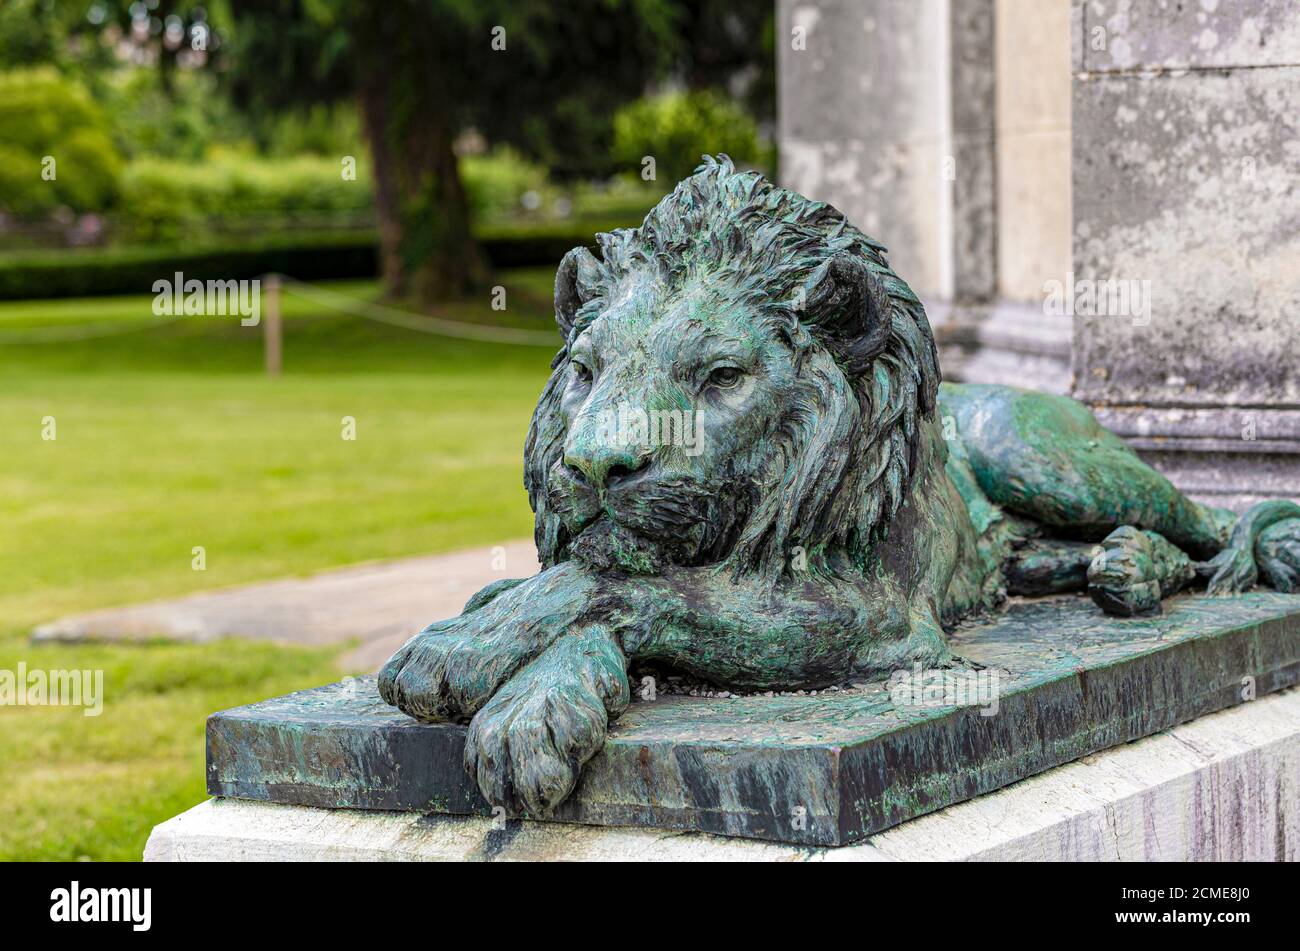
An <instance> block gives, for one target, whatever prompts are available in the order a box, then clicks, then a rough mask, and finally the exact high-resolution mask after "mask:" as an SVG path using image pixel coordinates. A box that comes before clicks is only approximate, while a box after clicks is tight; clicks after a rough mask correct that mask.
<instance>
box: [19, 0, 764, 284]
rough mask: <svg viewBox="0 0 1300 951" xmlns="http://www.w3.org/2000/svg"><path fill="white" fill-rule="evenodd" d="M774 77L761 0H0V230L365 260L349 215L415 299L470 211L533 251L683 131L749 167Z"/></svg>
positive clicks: (475, 246)
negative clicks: (245, 245) (538, 238)
mask: <svg viewBox="0 0 1300 951" xmlns="http://www.w3.org/2000/svg"><path fill="white" fill-rule="evenodd" d="M774 88H775V81H774V76H773V55H772V5H771V4H770V3H767V2H761V0H752V2H742V3H727V2H723V0H576V2H569V3H563V4H557V3H554V2H552V0H509V2H507V0H474V2H468V0H390V2H386V3H382V4H361V3H355V2H349V0H214V2H211V3H208V4H205V5H197V4H190V3H182V2H176V0H8V2H6V3H5V4H4V6H3V8H2V9H0V251H10V252H16V251H20V250H23V249H28V250H30V249H33V248H46V249H53V248H61V249H76V248H80V249H86V248H95V249H101V250H102V249H110V250H111V249H120V248H129V247H132V246H138V245H147V246H149V247H153V248H156V249H158V250H159V252H160V257H161V256H162V255H163V254H164V253H165V250H166V246H168V245H172V246H182V245H183V246H187V247H191V248H192V247H193V246H194V245H195V244H202V245H205V246H217V247H220V246H224V245H230V244H234V243H240V242H243V241H245V240H247V239H249V238H251V237H256V238H257V239H258V240H261V241H267V240H268V239H271V238H274V239H276V240H275V242H274V244H275V245H276V246H277V247H284V246H288V245H296V246H307V247H311V246H314V245H315V244H317V243H322V244H324V245H325V247H326V248H327V250H326V252H325V253H324V254H323V255H322V256H321V257H320V259H319V260H320V270H321V273H322V274H334V275H335V276H344V277H362V276H369V275H366V274H358V273H347V274H341V275H340V274H338V272H337V270H336V269H334V268H333V266H332V265H333V262H334V261H336V260H339V257H338V255H337V253H336V252H334V251H331V250H328V249H336V248H337V247H338V246H339V244H340V238H341V237H342V236H348V237H350V239H351V240H350V242H347V243H349V244H350V246H353V247H358V246H359V247H368V248H372V249H377V251H378V254H377V256H376V257H375V259H374V263H371V264H369V268H370V269H372V270H377V271H379V272H380V273H381V274H382V278H383V280H384V286H385V290H386V291H387V292H388V293H389V294H392V295H402V294H408V293H409V294H415V295H417V296H418V297H420V298H421V299H423V300H425V301H428V300H435V299H437V298H438V296H439V295H442V294H446V293H456V292H460V291H464V290H466V289H469V288H471V287H474V286H477V285H479V284H481V283H482V281H483V280H484V279H485V277H486V270H487V268H489V267H491V266H492V265H493V264H495V263H497V262H496V261H495V260H494V255H493V254H492V253H490V251H491V249H487V250H485V249H484V248H483V247H482V245H481V240H480V239H481V236H482V235H483V234H484V233H485V232H486V233H488V234H491V235H493V236H495V238H497V239H498V240H499V241H509V240H511V239H513V238H516V237H517V238H518V240H519V247H518V248H517V249H515V250H513V251H512V252H509V253H508V259H509V261H510V263H515V264H524V263H526V264H542V263H546V260H547V259H549V256H550V254H551V252H552V251H553V248H554V246H553V244H546V245H544V246H533V245H530V244H529V240H528V238H529V236H530V235H533V234H535V233H536V226H538V225H539V224H548V225H551V226H552V228H551V230H550V232H549V233H550V234H553V235H557V236H559V235H563V236H564V237H566V238H568V239H569V240H570V241H571V243H578V242H580V241H583V240H589V238H590V235H591V233H592V231H593V226H601V227H608V226H613V225H615V224H633V223H635V222H636V221H638V220H639V219H640V217H641V215H643V214H644V212H645V211H646V210H647V209H648V207H649V206H650V205H651V204H653V202H654V201H655V200H657V199H658V198H659V197H660V196H661V195H662V194H663V192H664V191H665V190H666V189H667V188H669V187H671V186H672V184H674V183H675V182H676V181H677V180H678V179H679V178H681V177H682V176H683V175H684V174H687V173H689V172H690V170H691V169H692V168H694V166H695V165H696V164H697V163H698V162H699V159H700V155H701V154H702V153H704V152H710V153H716V152H719V151H725V152H728V153H729V154H730V155H731V156H732V158H734V159H735V160H736V161H737V162H739V163H741V164H749V165H754V166H758V167H763V168H766V169H768V170H769V171H770V170H771V168H770V166H771V164H772V157H773V154H774V152H773V149H772V147H771V144H770V138H771V132H772V126H773V119H774V111H775V103H774V97H775V93H774ZM47 157H49V158H50V159H52V160H53V161H54V163H55V165H54V174H53V175H46V174H45V173H44V165H43V163H44V162H46V161H47ZM647 157H649V158H652V159H653V160H654V165H655V167H654V168H653V169H652V170H650V172H647V169H646V162H645V159H646V158H647ZM86 257H87V260H88V261H89V260H93V256H86ZM99 259H100V260H101V261H102V260H112V258H111V256H110V257H109V258H105V257H104V256H103V255H102V254H101V255H100V257H99ZM347 260H348V261H350V262H351V263H350V264H349V265H348V269H349V270H350V271H356V270H358V269H364V268H365V263H366V262H367V260H368V259H367V258H366V256H365V255H356V254H354V255H352V256H351V257H349V258H347ZM8 263H10V264H15V265H21V264H22V263H23V261H22V260H19V261H17V262H8ZM0 266H2V265H0ZM195 276H197V277H200V278H203V277H205V275H202V274H196V275H195ZM214 276H216V275H214ZM226 276H229V275H226ZM297 276H299V277H311V276H313V275H309V274H299V275H297ZM47 283H48V282H47ZM27 290H28V288H24V287H21V286H17V285H13V286H11V287H10V289H9V290H7V291H6V292H5V294H6V296H9V297H14V296H25V295H24V294H23V292H25V291H27ZM56 290H57V289H56ZM136 290H138V291H141V292H143V291H145V290H147V286H140V287H137V288H136Z"/></svg>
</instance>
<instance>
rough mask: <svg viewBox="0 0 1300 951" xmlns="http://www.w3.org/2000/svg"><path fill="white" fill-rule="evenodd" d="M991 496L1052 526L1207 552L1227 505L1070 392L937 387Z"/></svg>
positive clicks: (1069, 532)
mask: <svg viewBox="0 0 1300 951" xmlns="http://www.w3.org/2000/svg"><path fill="white" fill-rule="evenodd" d="M940 396H941V400H942V401H943V410H944V413H945V415H948V416H951V417H952V419H953V422H954V428H955V430H956V431H955V433H954V434H953V435H954V438H955V439H957V440H959V441H960V443H961V444H962V448H963V449H964V451H965V453H966V455H967V456H968V457H969V459H970V463H971V468H972V471H973V472H974V473H975V476H976V478H977V479H978V480H979V484H980V488H981V489H983V491H984V492H985V493H986V494H987V496H988V498H989V499H990V500H992V501H993V502H994V503H996V504H997V505H1000V506H1002V507H1004V508H1006V509H1007V510H1009V511H1012V512H1015V513H1017V514H1020V515H1022V516H1024V517H1026V518H1030V519H1033V520H1034V521H1036V522H1038V523H1039V524H1041V525H1043V526H1044V527H1045V528H1047V529H1049V530H1051V529H1056V530H1057V532H1056V534H1060V535H1062V536H1064V537H1069V538H1077V539H1083V540H1096V539H1100V538H1103V537H1104V536H1106V535H1107V534H1108V533H1109V532H1111V531H1114V530H1115V529H1116V528H1119V527H1121V526H1124V525H1133V526H1137V527H1139V528H1142V529H1147V530H1150V531H1154V532H1158V533H1159V534H1161V535H1163V536H1164V537H1165V538H1167V539H1169V540H1170V541H1172V542H1173V543H1174V544H1176V545H1177V546H1179V547H1180V548H1182V549H1184V550H1186V551H1188V552H1190V553H1192V554H1194V555H1195V556H1197V557H1200V558H1209V557H1211V556H1212V555H1214V554H1215V553H1216V552H1218V551H1220V550H1221V549H1222V548H1223V547H1224V545H1225V544H1226V542H1227V528H1228V524H1229V521H1230V519H1231V518H1232V516H1231V513H1228V512H1226V511H1225V510H1218V509H1211V508H1207V507H1205V506H1202V505H1199V504H1197V503H1196V502H1193V501H1192V500H1191V499H1189V498H1187V496H1185V495H1184V494H1183V493H1182V492H1180V491H1179V490H1178V489H1177V488H1176V487H1175V486H1174V485H1173V484H1172V483H1171V482H1170V481H1169V480H1168V479H1167V478H1165V477H1164V476H1163V475H1162V474H1161V473H1159V472H1158V471H1156V470H1155V469H1154V468H1152V467H1151V466H1150V465H1148V464H1147V463H1146V462H1144V461H1142V459H1140V458H1139V457H1138V455H1137V454H1136V453H1135V452H1134V451H1133V450H1132V449H1131V448H1129V446H1128V445H1127V444H1126V443H1125V442H1124V441H1123V440H1122V439H1120V438H1119V437H1118V436H1116V435H1115V434H1114V433H1111V432H1110V431H1108V430H1106V429H1105V428H1103V427H1102V426H1101V424H1100V423H1099V422H1098V421H1097V419H1096V417H1095V416H1093V414H1092V412H1091V411H1090V410H1089V409H1088V408H1087V407H1086V406H1084V405H1083V404H1082V403H1079V402H1078V401H1076V400H1072V399H1069V398H1067V397H1063V396H1053V395H1050V394H1046V393H1033V392H1030V391H1027V390H1017V389H1013V388H1011V387H1004V386H956V387H951V388H945V389H944V390H943V391H941V394H940Z"/></svg>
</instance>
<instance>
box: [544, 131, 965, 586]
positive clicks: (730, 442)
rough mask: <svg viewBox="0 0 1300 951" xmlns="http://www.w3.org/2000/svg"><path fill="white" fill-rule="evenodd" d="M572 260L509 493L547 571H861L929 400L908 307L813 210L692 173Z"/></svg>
mask: <svg viewBox="0 0 1300 951" xmlns="http://www.w3.org/2000/svg"><path fill="white" fill-rule="evenodd" d="M597 240H598V242H599V246H600V256H599V257H597V256H595V255H593V254H591V253H590V252H589V251H588V250H586V249H585V248H575V249H574V250H573V251H570V252H569V253H568V254H567V255H566V256H565V258H564V260H563V261H562V262H561V264H560V267H559V272H558V273H557V275H556V280H555V317H556V321H557V323H558V324H559V328H560V332H561V334H562V335H563V337H564V347H563V349H562V350H561V351H560V353H559V354H558V355H557V357H556V359H555V362H554V364H553V373H552V374H551V377H550V379H549V380H548V382H547V384H546V388H545V390H544V392H543V393H542V396H541V399H540V401H539V403H538V405H537V410H536V412H535V413H534V415H533V420H532V425H531V427H530V430H529V434H528V442H527V446H526V449H525V477H524V481H525V486H526V487H527V489H528V495H529V500H530V502H531V504H532V507H533V511H534V513H535V514H536V539H537V546H538V550H539V553H540V556H541V559H542V563H543V565H544V566H547V567H549V566H551V565H554V564H556V563H558V562H561V561H564V560H566V559H571V558H572V559H578V560H581V561H585V562H589V563H592V564H594V565H597V566H599V567H611V568H617V569H619V570H622V571H625V572H641V573H651V572H660V571H662V570H663V569H664V568H665V567H666V566H668V565H683V566H698V565H720V566H725V567H728V568H730V569H731V570H732V571H733V572H734V573H735V574H737V575H741V574H750V573H762V574H766V575H777V574H780V573H781V572H783V571H785V570H787V566H788V564H789V562H790V559H791V557H792V553H793V552H796V551H801V552H802V553H803V554H804V557H805V559H806V563H807V564H809V565H814V566H815V565H817V564H823V565H824V564H825V563H826V562H827V561H828V560H832V559H833V560H836V561H838V560H839V559H842V558H843V557H849V558H851V559H853V561H854V562H855V563H857V564H858V565H859V566H860V567H861V566H865V563H866V561H867V560H868V559H869V557H870V553H871V550H872V548H873V546H874V544H875V543H876V541H878V539H879V538H880V537H881V534H882V532H883V531H884V529H885V526H887V524H888V521H889V519H890V518H891V517H892V516H893V515H894V513H895V511H896V510H897V508H898V506H899V505H900V503H901V502H902V500H903V499H904V498H905V497H906V494H907V490H908V488H909V485H910V483H911V480H912V478H913V473H914V470H915V468H916V464H917V459H916V456H917V441H918V432H919V427H920V425H921V420H922V418H923V417H925V416H927V415H930V414H933V412H934V407H935V399H936V393H937V390H938V385H939V368H938V361H937V357H936V354H935V348H934V339H933V336H932V334H931V331H930V326H929V322H928V321H927V319H926V316H925V312H924V310H923V308H922V307H921V304H920V302H919V301H918V300H917V298H916V296H915V295H914V294H913V293H912V291H911V289H910V288H909V287H908V286H907V285H906V284H905V283H904V282H903V281H902V280H900V279H899V278H898V276H897V275H895V274H894V272H893V271H891V270H890V268H889V265H888V264H887V263H886V260H885V256H884V252H885V249H884V248H883V247H881V246H880V245H879V244H877V243H876V242H875V241H873V240H872V239H870V238H868V237H867V236H866V235H864V234H862V233H861V232H860V231H858V230H857V229H856V228H854V227H853V226H852V225H850V224H849V223H848V221H847V220H846V219H845V218H844V216H843V215H842V214H840V212H839V211H837V210H836V209H834V208H833V207H831V206H830V205H827V204H824V203H822V202H815V201H810V200H808V199H806V198H804V197H803V196H801V195H797V194H795V193H793V192H791V191H788V190H786V189H783V188H779V187H777V186H776V185H773V184H772V183H771V182H768V181H767V180H766V179H764V178H763V177H762V176H761V175H759V174H757V173H754V172H738V171H736V169H735V167H734V166H733V165H732V163H731V161H730V159H728V158H727V157H726V156H720V157H719V158H718V159H717V160H714V159H712V158H708V157H706V158H705V162H704V164H703V165H701V166H700V167H699V168H698V169H696V171H695V173H694V174H693V175H691V177H689V178H687V179H685V180H684V181H682V182H681V183H680V184H679V185H678V186H677V188H676V189H675V190H674V191H673V193H672V194H671V195H668V196H667V197H665V198H664V199H663V200H662V201H661V202H660V203H659V204H658V205H657V206H656V207H655V208H654V209H653V210H652V211H651V212H650V213H649V214H648V215H647V216H646V219H645V221H644V223H643V224H642V225H641V227H639V228H634V229H620V230H617V231H614V232H612V233H610V234H600V235H598V236H597Z"/></svg>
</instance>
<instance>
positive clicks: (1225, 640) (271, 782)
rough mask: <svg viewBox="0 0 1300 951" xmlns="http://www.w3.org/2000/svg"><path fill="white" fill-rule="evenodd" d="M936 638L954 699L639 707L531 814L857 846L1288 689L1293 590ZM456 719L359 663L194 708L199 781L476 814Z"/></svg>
mask: <svg viewBox="0 0 1300 951" xmlns="http://www.w3.org/2000/svg"><path fill="white" fill-rule="evenodd" d="M951 644H952V649H953V652H954V655H955V656H954V660H953V661H952V663H951V664H950V665H949V666H948V667H947V668H945V669H944V670H943V671H941V672H939V674H938V676H943V675H945V674H946V675H947V677H948V685H949V688H948V689H949V690H950V694H949V699H950V700H951V699H958V698H957V697H954V696H953V695H952V693H951V691H953V690H956V689H958V684H961V685H962V687H961V689H966V690H967V691H968V692H967V694H966V695H965V697H964V700H965V701H966V702H963V703H953V702H944V701H943V696H942V692H941V691H939V690H938V685H939V681H937V680H935V679H933V678H934V676H935V674H934V672H927V671H921V672H920V674H921V676H920V677H919V678H918V677H917V676H916V673H917V672H916V671H909V672H902V673H900V675H896V676H895V677H894V678H892V679H891V681H888V682H878V683H873V684H869V685H864V686H861V687H854V688H850V689H845V690H837V691H833V692H821V693H818V694H817V695H815V696H811V695H806V696H771V697H768V696H763V695H751V696H742V697H734V698H726V699H715V698H702V697H700V698H697V697H688V696H665V697H661V698H660V699H656V700H641V699H637V700H634V701H633V702H631V703H630V704H629V705H628V706H627V707H626V709H625V711H624V712H623V715H622V716H621V717H620V718H619V719H618V720H617V721H616V722H615V723H614V725H613V726H612V727H611V728H610V729H609V732H608V735H607V736H606V737H605V738H604V740H603V742H602V744H601V747H600V749H599V751H598V752H597V753H596V755H595V756H594V757H593V758H592V759H591V760H590V761H589V762H588V763H587V767H586V769H585V771H584V773H583V776H582V778H581V780H580V781H579V782H578V784H577V786H576V788H575V790H574V791H573V793H572V795H571V796H570V797H568V798H567V799H566V801H565V802H564V803H562V804H561V805H560V807H559V808H558V809H556V810H554V812H552V813H548V814H546V815H541V816H536V818H552V819H557V820H564V821H576V822H584V823H595V824H611V825H629V824H630V825H648V826H656V827H663V828H674V829H692V830H701V831H709V832H718V833H724V834H728V835H740V836H750V837H757V838H766V839H777V840H782V841H789V842H799V843H805V844H811V845H841V844H845V843H848V842H853V841H859V840H861V839H862V838H863V837H865V836H868V835H870V834H872V833H873V832H877V831H880V830H882V829H885V828H888V827H889V826H891V825H894V824H896V823H898V822H902V821H905V820H907V819H910V818H913V817H914V816H917V815H921V814H923V813H926V812H930V811H933V810H935V809H939V808H942V807H943V806H946V805H949V804H952V803H955V802H960V801H962V800H965V799H968V798H970V797H972V796H976V795H979V794H981V793H985V792H988V791H991V790H993V789H997V788H999V787H1001V786H1003V785H1006V784H1008V783H1012V782H1016V781H1017V780H1020V779H1023V778H1025V777H1026V776H1030V775H1033V774H1034V773H1037V772H1041V771H1042V770H1045V769H1049V768H1051V767H1053V766H1056V765H1059V764H1061V763H1065V762H1069V761H1070V760H1073V759H1076V758H1078V757H1080V756H1084V755H1086V754H1088V753H1091V752H1094V751H1096V750H1100V749H1105V748H1106V747H1109V746H1113V745H1115V744H1118V743H1124V742H1127V741H1130V740H1134V739H1137V738H1139V737H1142V736H1146V735H1149V734H1151V733H1154V732H1156V731H1159V730H1163V729H1167V728H1168V727H1170V726H1173V725H1175V724H1177V723H1181V722H1184V721H1186V720H1188V719H1191V718H1193V717H1197V716H1200V715H1203V714H1205V713H1208V712H1211V711H1213V710H1217V709H1221V708H1223V707H1227V706H1231V705H1233V704H1235V703H1240V702H1242V701H1243V700H1244V699H1246V698H1248V697H1250V696H1255V695H1262V694H1264V693H1268V692H1270V691H1273V690H1278V689H1282V688H1284V687H1288V686H1291V685H1293V684H1295V683H1296V682H1297V681H1298V680H1300V604H1297V599H1295V598H1292V597H1288V596H1285V595H1280V594H1276V593H1271V592H1256V593H1252V594H1248V595H1243V596H1241V597H1239V598H1234V599H1231V600H1224V599H1215V598H1207V597H1205V596H1203V595H1197V596H1180V597H1177V598H1175V599H1173V600H1171V601H1168V602H1167V603H1166V610H1165V612H1164V613H1163V614H1161V615H1158V616H1149V617H1138V618H1116V617H1108V616H1106V615H1104V614H1102V613H1101V612H1099V611H1098V610H1097V609H1096V607H1095V606H1094V605H1093V604H1092V603H1091V602H1090V601H1088V600H1086V599H1084V598H1082V597H1079V596H1073V597H1070V596H1067V597H1055V598H1049V599H1036V600H1031V601H1024V602H1018V603H1015V604H1013V605H1012V606H1011V607H1010V608H1009V609H1008V610H1007V611H1006V612H1005V613H1004V614H1002V615H1000V616H999V617H998V618H996V619H995V620H993V621H991V622H988V623H983V624H970V625H964V626H962V627H961V628H959V629H958V630H956V631H955V632H954V633H953V635H952V637H951ZM903 674H907V676H903ZM981 678H982V679H981ZM994 678H996V679H994ZM927 686H928V687H929V688H930V692H931V693H932V694H934V695H933V696H930V695H927V692H926V687H927ZM913 688H916V689H913ZM986 713H989V714H991V715H985V714H986ZM471 729H472V728H471ZM467 732H468V730H467V728H466V727H465V726H462V725H456V724H435V723H422V722H419V721H416V720H414V719H412V718H410V717H407V716H406V715H404V714H402V713H401V712H399V711H397V710H395V709H393V708H392V707H391V706H389V705H387V704H385V703H384V702H383V701H382V700H381V699H380V698H379V696H378V695H377V692H376V688H375V682H374V680H373V679H372V678H364V679H361V680H357V681H350V682H344V683H343V684H336V685H332V686H330V687H322V688H319V689H317V690H309V691H304V692H302V693H297V694H291V695H289V696H287V697H281V698H278V699H275V700H269V701H266V702H264V703H260V704H254V705H252V706H249V707H241V708H238V709H235V710H230V711H226V712H224V713H221V714H216V715H214V716H213V717H212V718H211V719H210V720H209V724H208V786H209V791H210V792H211V793H212V794H213V795H219V796H234V797H244V798H252V799H260V800H270V801H275V802H285V803H295V804H306V805H314V806H326V807H347V808H361V809H405V810H419V811H427V812H446V813H456V814H470V813H478V814H485V813H488V812H489V811H490V808H489V804H488V801H487V800H486V799H485V798H484V797H483V796H482V794H481V793H480V792H479V790H478V789H477V787H476V785H475V783H474V781H473V779H472V778H471V776H470V775H468V774H467V773H466V772H465V771H464V769H463V768H462V758H463V756H464V751H465V744H466V735H467Z"/></svg>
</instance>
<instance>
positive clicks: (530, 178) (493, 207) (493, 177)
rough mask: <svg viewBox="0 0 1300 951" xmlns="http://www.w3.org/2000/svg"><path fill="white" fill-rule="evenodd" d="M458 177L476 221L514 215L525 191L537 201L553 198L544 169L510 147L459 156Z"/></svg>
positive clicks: (521, 205) (521, 208)
mask: <svg viewBox="0 0 1300 951" xmlns="http://www.w3.org/2000/svg"><path fill="white" fill-rule="evenodd" d="M460 176H461V181H462V182H464V184H465V194H466V197H467V199H468V201H469V207H470V214H471V215H472V216H473V217H474V220H476V221H483V220H486V219H492V218H501V217H505V216H509V215H514V214H518V213H519V212H520V211H522V210H524V204H523V201H524V196H525V195H526V194H528V193H529V192H532V193H533V194H535V195H536V196H537V198H538V200H539V202H543V201H550V200H552V199H553V197H554V196H553V194H552V192H553V189H552V188H551V187H550V185H549V182H548V180H547V175H546V169H544V168H543V167H542V166H540V165H535V164H533V163H532V162H529V161H528V160H527V159H525V158H523V157H522V156H521V155H519V153H517V152H515V151H514V150H512V149H507V148H497V149H494V150H492V151H491V152H489V153H488V154H486V155H470V156H466V157H465V158H462V159H461V160H460Z"/></svg>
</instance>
